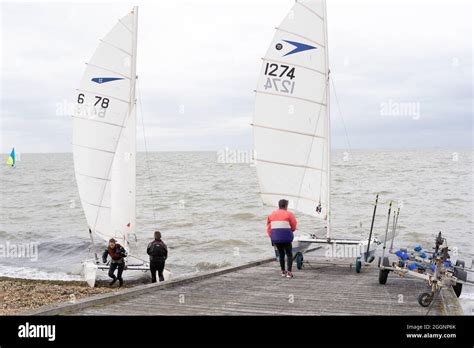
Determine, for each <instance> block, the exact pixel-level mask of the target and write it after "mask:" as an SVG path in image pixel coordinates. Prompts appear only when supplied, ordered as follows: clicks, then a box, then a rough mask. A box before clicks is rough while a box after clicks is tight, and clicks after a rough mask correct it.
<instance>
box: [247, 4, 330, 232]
mask: <svg viewBox="0 0 474 348" xmlns="http://www.w3.org/2000/svg"><path fill="white" fill-rule="evenodd" d="M325 18H326V9H325V2H324V1H322V0H314V1H306V0H302V1H301V0H300V1H298V2H296V3H295V5H294V6H293V8H292V9H291V11H290V13H289V14H288V15H287V16H286V17H285V19H284V20H283V22H282V23H281V24H280V26H279V27H277V30H276V33H275V35H274V37H273V40H272V42H271V44H270V47H269V48H268V51H267V53H266V55H265V57H264V58H263V65H262V68H261V73H260V78H259V82H258V86H257V89H256V101H255V115H254V120H253V130H254V146H255V153H256V163H257V165H256V167H257V175H258V179H259V184H260V191H261V197H262V200H263V202H264V204H266V205H270V206H274V207H276V206H278V201H279V200H280V199H282V198H285V199H288V200H289V201H290V208H291V209H295V210H297V211H300V212H302V213H305V214H310V215H312V216H319V217H321V218H322V219H324V220H329V211H330V208H329V207H330V198H329V182H330V177H329V175H330V172H329V170H330V166H329V163H330V121H329V106H328V105H329V93H328V62H327V60H328V59H327V33H326V22H325ZM319 206H320V208H321V211H320V212H319ZM327 225H329V222H327ZM328 230H329V226H328Z"/></svg>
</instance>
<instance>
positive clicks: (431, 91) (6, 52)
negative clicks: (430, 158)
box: [0, 0, 473, 152]
mask: <svg viewBox="0 0 474 348" xmlns="http://www.w3.org/2000/svg"><path fill="white" fill-rule="evenodd" d="M134 4H138V5H139V6H140V16H139V34H138V40H139V41H138V67H137V73H138V75H139V80H140V89H141V94H142V103H143V111H144V114H143V115H144V121H145V126H146V133H147V142H148V145H149V148H150V149H151V150H169V151H172V150H219V149H223V148H226V147H228V148H230V149H250V148H252V130H251V127H250V125H249V124H250V123H251V119H252V114H253V107H254V92H253V90H254V89H255V87H256V84H257V78H258V74H259V71H260V64H261V60H260V58H261V57H262V56H263V55H264V54H265V52H266V50H267V48H268V45H269V44H270V41H271V39H272V36H273V34H274V28H275V27H276V26H278V25H279V23H280V22H281V20H282V19H283V17H284V16H285V15H286V14H287V13H288V11H289V10H290V9H291V7H292V5H293V1H292V0H285V1H282V0H274V1H269V0H267V1H261V0H252V1H223V0H219V1H218V0H213V1H200V0H197V1H176V0H173V1H135V2H125V1H123V2H116V1H115V2H102V3H92V2H84V1H81V2H80V3H74V2H70V3H69V2H64V1H56V2H21V1H20V2H19V1H14V2H6V1H2V5H1V88H2V90H1V106H0V108H1V117H0V146H1V150H0V152H7V151H9V149H10V148H11V147H12V146H15V147H16V149H17V151H20V152H70V151H71V144H70V143H71V137H72V129H71V125H72V120H71V117H70V115H68V114H67V110H64V112H62V111H63V110H62V109H63V108H64V106H63V105H67V103H71V102H73V101H74V100H75V95H76V92H75V88H77V87H78V85H79V81H80V79H81V76H82V73H83V71H84V68H85V65H84V63H85V62H87V61H88V60H89V58H90V56H91V55H92V53H93V52H94V50H95V48H96V46H97V44H98V40H99V39H100V38H102V37H103V36H104V35H105V34H106V33H107V32H108V31H109V30H110V28H111V27H112V26H113V25H115V23H116V21H117V19H118V18H120V17H122V16H124V15H125V14H126V13H127V12H129V11H130V9H131V7H132V5H134ZM328 16H329V19H328V25H329V54H330V67H331V73H332V78H333V80H334V84H335V87H336V93H337V97H338V101H339V104H340V109H341V111H342V116H343V118H341V115H340V114H339V112H338V107H337V105H336V104H335V99H336V98H335V97H334V91H333V90H332V91H331V93H332V96H331V98H332V100H331V101H332V106H331V107H332V116H331V117H332V123H333V129H332V130H333V139H332V140H333V146H334V147H335V148H346V147H347V138H346V136H345V131H344V127H343V123H342V121H341V120H342V119H344V121H345V124H346V128H347V133H348V136H349V140H350V143H351V145H352V148H422V147H445V148H446V147H449V148H460V147H462V148H466V147H472V138H473V123H472V118H473V108H472V100H473V94H472V83H473V80H472V77H473V76H472V65H473V62H472V58H473V42H472V41H473V37H472V21H473V6H472V4H471V1H468V0H466V1H455V0H454V1H453V0H449V1H448V0H446V1H433V0H430V1H421V0H411V1H399V0H398V1H393V2H392V1H380V0H377V1H355V0H346V1H342V0H329V1H328ZM403 106H405V107H411V109H410V112H409V113H408V114H402V115H400V114H397V107H403ZM183 110H184V113H182V112H181V111H183ZM61 113H62V114H61ZM138 125H139V126H140V128H139V131H141V121H140V120H139V121H138ZM138 144H139V150H141V149H143V138H142V134H141V133H140V132H139V134H138Z"/></svg>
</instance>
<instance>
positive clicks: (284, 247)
mask: <svg viewBox="0 0 474 348" xmlns="http://www.w3.org/2000/svg"><path fill="white" fill-rule="evenodd" d="M275 246H276V248H277V249H278V256H279V259H280V267H281V270H282V271H284V270H285V254H286V259H287V260H286V263H287V269H288V272H291V269H292V266H293V246H292V245H291V243H275Z"/></svg>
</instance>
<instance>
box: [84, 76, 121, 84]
mask: <svg viewBox="0 0 474 348" xmlns="http://www.w3.org/2000/svg"><path fill="white" fill-rule="evenodd" d="M117 80H123V77H93V78H92V79H91V81H92V82H95V83H98V84H102V83H106V82H112V81H117Z"/></svg>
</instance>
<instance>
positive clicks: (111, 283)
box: [109, 279, 117, 286]
mask: <svg viewBox="0 0 474 348" xmlns="http://www.w3.org/2000/svg"><path fill="white" fill-rule="evenodd" d="M116 281H117V279H114V280H112V281H111V282H110V283H109V285H110V286H112V285H114V284H115V282H116Z"/></svg>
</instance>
